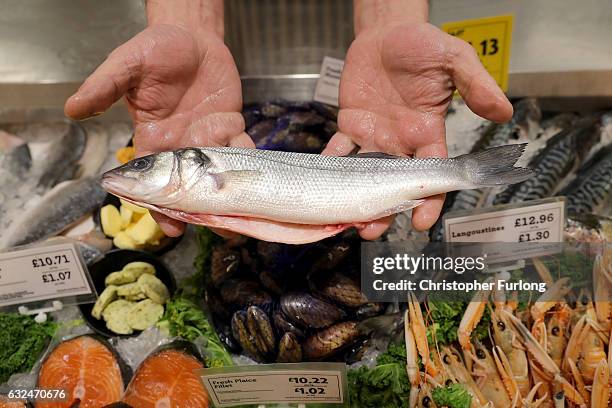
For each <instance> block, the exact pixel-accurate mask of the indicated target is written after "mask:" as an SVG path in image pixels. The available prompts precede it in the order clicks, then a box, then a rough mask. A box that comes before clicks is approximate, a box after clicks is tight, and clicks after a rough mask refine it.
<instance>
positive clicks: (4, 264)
mask: <svg viewBox="0 0 612 408" xmlns="http://www.w3.org/2000/svg"><path fill="white" fill-rule="evenodd" d="M90 293H92V289H91V286H90V284H89V280H88V279H87V275H86V271H85V268H84V266H83V264H82V261H81V258H80V257H79V255H78V252H77V249H76V248H75V246H74V245H73V244H58V245H50V246H43V247H36V248H26V249H21V250H17V251H13V252H6V253H0V307H2V306H10V305H15V304H23V303H29V302H35V301H43V300H48V299H61V298H64V297H68V296H75V295H87V294H90Z"/></svg>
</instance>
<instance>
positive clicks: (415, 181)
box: [0, 98, 612, 408]
mask: <svg viewBox="0 0 612 408" xmlns="http://www.w3.org/2000/svg"><path fill="white" fill-rule="evenodd" d="M514 112H515V113H514V116H513V118H512V120H511V121H510V122H508V123H504V124H493V123H490V122H488V121H486V120H484V119H481V118H479V117H477V116H476V115H474V114H472V113H471V112H470V111H469V109H467V107H466V106H465V104H463V103H462V102H460V101H453V103H452V104H451V109H450V110H449V113H448V115H447V144H448V146H449V157H452V159H428V160H417V159H411V158H398V157H393V156H385V155H374V154H365V155H361V156H360V155H353V156H351V157H343V158H335V157H334V158H332V157H323V156H319V155H318V153H320V152H321V151H322V150H323V149H324V147H325V145H326V143H327V142H328V141H329V139H330V137H331V136H332V135H333V134H334V133H335V132H336V131H337V125H336V119H337V109H335V108H333V107H329V106H326V105H323V104H319V103H315V102H289V101H280V100H279V101H270V102H266V103H262V104H254V105H249V106H246V107H245V108H244V111H243V115H244V118H245V123H246V126H247V132H248V133H249V134H250V135H251V136H252V138H253V140H254V141H255V143H256V145H257V147H258V148H259V149H260V150H258V151H252V150H250V151H249V150H246V149H236V148H195V147H194V148H187V149H183V150H179V151H175V152H167V153H160V154H157V155H153V156H147V157H144V158H136V159H135V158H134V157H133V148H132V147H128V148H126V147H125V146H126V144H127V142H128V140H126V139H125V138H124V139H123V140H121V141H120V142H115V143H110V138H109V137H108V135H106V136H103V137H102V138H98V137H93V136H98V135H93V132H90V129H89V128H88V127H87V126H85V125H83V126H81V125H78V124H74V123H71V122H64V121H57V122H55V123H54V124H52V125H49V124H36V125H24V124H18V125H7V126H4V127H3V126H0V129H2V132H0V176H2V177H0V226H1V227H2V228H0V248H3V249H2V250H8V249H9V248H11V247H15V246H18V245H23V244H30V243H35V242H45V241H46V242H55V240H60V241H59V242H66V240H68V242H75V243H77V245H78V248H79V249H80V250H81V252H82V253H83V255H84V259H85V261H86V263H87V264H88V265H89V269H90V271H95V274H96V276H95V277H94V280H96V281H99V282H100V284H99V285H98V286H99V287H98V286H97V288H98V295H99V297H98V300H97V302H96V303H95V304H94V303H92V304H88V305H82V306H81V307H80V308H76V307H72V306H71V307H67V308H66V310H64V311H61V312H54V313H51V314H50V315H49V321H47V322H45V323H38V322H37V321H36V320H35V319H34V318H33V317H27V316H20V315H18V314H16V313H11V312H10V311H0V326H1V327H0V328H2V330H3V331H6V333H8V332H11V333H14V335H11V336H0V337H2V342H3V344H5V347H3V349H4V350H6V353H8V354H6V355H7V358H6V359H4V362H3V363H2V364H0V375H1V376H2V379H1V380H0V382H2V383H3V385H7V386H11V387H35V386H37V385H38V386H40V387H45V388H50V389H52V388H63V389H66V390H67V391H68V398H67V399H66V400H64V401H61V402H44V401H41V400H39V401H34V400H32V401H25V402H19V401H14V402H11V404H17V405H15V406H26V404H30V405H32V404H33V405H34V406H36V407H38V406H41V407H44V406H49V407H51V406H53V407H56V406H57V407H60V406H66V407H76V406H79V407H103V406H108V407H133V408H136V407H145V408H146V407H149V406H150V407H158V406H176V407H187V408H188V407H206V406H208V405H209V403H210V402H209V397H208V395H207V392H206V390H205V388H204V387H203V384H202V382H201V381H200V379H199V377H198V375H197V371H198V370H200V369H202V368H206V367H210V368H215V367H224V366H232V365H250V364H265V363H300V362H321V361H325V362H341V363H346V364H347V365H348V367H349V370H348V392H349V399H350V402H349V405H348V406H351V407H366V408H367V407H404V406H405V407H409V406H410V407H412V406H423V407H446V406H447V407H480V406H486V404H487V403H488V402H492V403H493V404H494V406H496V407H497V406H517V407H520V406H524V407H531V406H555V405H554V404H558V403H559V401H561V400H562V401H563V402H564V404H565V406H570V407H571V406H588V405H589V404H590V406H594V407H600V406H601V407H603V406H608V396H609V388H608V385H607V384H608V380H607V378H609V373H608V366H607V365H605V366H604V364H600V361H606V362H607V361H608V356H609V354H610V353H609V350H608V349H609V347H608V344H609V335H610V321H612V320H611V319H610V316H612V314H610V313H609V310H608V308H609V303H607V302H597V301H595V300H594V298H593V297H592V294H590V293H586V292H578V291H577V290H574V288H573V287H572V285H566V286H563V287H558V288H556V289H557V290H559V291H560V292H562V293H563V295H562V297H563V300H562V301H559V302H547V303H543V302H538V301H536V299H533V300H532V301H531V302H529V303H522V302H514V299H513V298H512V294H508V296H509V298H508V299H507V300H506V301H504V302H503V303H502V302H500V301H499V297H498V296H497V294H491V293H488V294H487V293H481V294H479V296H480V297H478V298H477V299H476V300H478V302H438V301H433V300H430V299H419V300H417V299H416V298H414V297H411V298H410V299H408V300H407V301H406V302H402V303H382V302H371V301H369V300H368V299H367V297H366V296H365V295H364V294H363V293H362V290H361V284H360V254H359V251H360V247H361V243H362V239H361V238H360V237H359V236H358V234H357V232H356V230H355V228H352V227H354V226H356V225H357V226H359V225H360V224H362V223H364V222H366V221H370V220H372V219H375V218H379V217H381V216H386V215H391V214H395V215H396V219H395V221H394V222H393V223H392V225H391V227H390V229H389V230H388V231H387V232H386V233H385V234H384V235H383V237H381V238H380V240H379V241H381V242H397V241H400V242H405V243H406V244H407V245H408V244H409V245H413V246H417V247H420V248H423V247H425V245H426V244H427V243H428V242H440V241H442V240H443V238H444V231H443V228H442V225H441V223H438V224H436V225H435V226H434V227H433V228H432V229H431V230H430V231H428V232H424V233H423V232H417V231H414V230H412V229H411V228H410V226H409V219H410V209H411V208H413V207H414V206H416V205H418V204H420V202H421V200H422V198H424V197H426V196H429V195H431V194H434V193H440V192H448V194H447V197H446V202H445V205H444V210H443V213H450V212H452V211H459V210H474V209H481V208H487V207H492V206H495V205H503V204H507V203H522V202H526V201H529V200H534V199H539V198H546V197H554V196H560V195H561V196H564V197H566V204H567V211H568V220H567V225H566V228H565V235H566V238H567V239H568V240H575V241H581V242H583V241H586V242H595V243H602V242H604V243H605V242H609V240H610V237H611V236H612V220H611V219H610V218H609V217H610V216H611V215H612V211H611V210H612V208H611V207H612V200H611V199H610V187H611V183H612V181H611V180H612V150H611V148H612V128H611V126H612V121H611V120H610V119H612V116H610V114H608V113H606V112H589V113H584V112H562V113H553V112H547V111H542V110H541V108H540V105H539V103H538V101H537V100H535V99H532V98H528V99H521V100H518V101H515V103H514ZM52 137H56V138H59V139H56V140H61V141H62V143H61V144H62V145H61V146H60V145H56V144H55V143H51V142H50V139H51V138H52ZM128 139H129V135H128ZM111 145H112V146H111ZM102 156H104V157H102ZM62 158H63V159H62ZM109 169H112V170H110V171H109ZM102 174H105V176H104V177H103V178H102V183H100V178H99V177H100V176H101V175H102ZM104 188H105V189H107V190H109V191H111V192H112V193H114V194H116V195H117V196H120V200H119V199H117V198H114V197H112V196H110V195H107V193H106V192H105V191H104ZM329 197H333V199H332V200H330V199H329ZM30 198H32V199H31V200H30ZM150 210H152V211H160V212H163V213H165V214H166V215H169V216H171V217H173V218H176V219H180V220H183V221H187V222H188V223H190V224H199V225H200V226H197V227H194V226H190V227H189V231H190V232H191V235H189V236H190V238H189V239H187V238H183V239H182V240H181V241H177V242H175V243H174V245H175V246H174V245H172V246H171V247H169V248H166V249H164V250H163V251H160V248H159V245H160V242H162V241H163V240H164V239H165V238H166V237H165V236H163V234H162V233H161V230H160V229H159V227H158V226H157V225H156V224H155V223H154V222H153V217H152V216H151V215H150V213H149V211H150ZM92 215H93V216H92ZM207 227H214V228H222V229H228V230H230V231H237V232H241V233H245V232H247V231H249V234H247V235H249V237H246V236H244V235H243V236H232V237H230V238H227V239H224V238H221V237H220V236H218V235H216V234H214V233H213V232H212V231H211V230H210V229H208V228H207ZM58 235H62V237H59V238H58V237H57V236H58ZM194 237H195V242H194ZM117 248H119V249H117ZM129 257H136V258H129ZM589 259H590V258H589ZM589 259H586V260H585V259H582V258H580V255H576V257H570V258H567V259H564V260H563V262H562V266H561V267H562V268H566V269H568V270H570V269H572V268H574V267H575V266H576V265H579V264H580V265H582V264H583V263H584V262H591V261H593V259H594V262H592V263H590V264H589V267H590V270H593V271H612V251H607V252H605V251H604V252H602V253H599V254H598V255H596V256H594V257H593V259H590V260H589ZM157 262H161V263H160V264H159V266H158V263H157ZM179 262H180V263H181V265H180V266H179V265H178V263H179ZM192 263H193V267H192V266H191V264H192ZM185 264H186V265H187V267H185ZM100 265H105V266H104V267H100ZM106 265H112V266H106ZM153 265H155V266H153ZM539 266H540V269H541V270H544V269H546V268H550V267H551V265H548V264H544V265H539ZM542 268H543V269H542ZM166 269H167V272H166ZM178 271H181V272H180V273H179V272H178ZM166 273H169V274H170V275H174V276H173V277H172V279H169V280H168V279H167V276H166ZM179 274H180V276H179ZM611 276H612V275H611ZM174 280H176V285H175V284H174ZM565 283H567V282H565ZM543 305H545V306H543ZM85 306H86V307H85ZM80 311H83V314H81V312H80ZM13 354H15V356H21V357H19V358H17V357H12V358H8V357H10V356H11V355H13ZM177 379H178V381H177ZM2 404H5V403H4V402H0V406H5V405H6V404H8V402H7V403H6V404H5V405H2ZM19 404H21V405H19ZM513 404H514V405H513ZM6 406H11V405H6Z"/></svg>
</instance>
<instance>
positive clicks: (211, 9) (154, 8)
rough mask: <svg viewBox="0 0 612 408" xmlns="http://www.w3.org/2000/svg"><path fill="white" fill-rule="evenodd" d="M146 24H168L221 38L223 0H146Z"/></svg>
mask: <svg viewBox="0 0 612 408" xmlns="http://www.w3.org/2000/svg"><path fill="white" fill-rule="evenodd" d="M146 9H147V25H149V26H152V25H158V24H169V25H174V26H178V27H181V28H184V29H185V30H188V31H190V32H193V33H197V32H204V31H205V32H211V33H213V34H216V35H218V36H219V37H220V38H221V39H223V35H224V31H225V30H224V21H223V0H146Z"/></svg>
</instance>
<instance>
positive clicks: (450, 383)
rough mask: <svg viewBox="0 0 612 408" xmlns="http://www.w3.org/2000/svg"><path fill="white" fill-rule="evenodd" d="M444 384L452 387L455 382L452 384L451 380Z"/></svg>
mask: <svg viewBox="0 0 612 408" xmlns="http://www.w3.org/2000/svg"><path fill="white" fill-rule="evenodd" d="M444 384H446V386H447V387H448V386H450V385H453V382H452V380H450V379H449V380H446V382H445V383H444Z"/></svg>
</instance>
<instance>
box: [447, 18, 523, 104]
mask: <svg viewBox="0 0 612 408" xmlns="http://www.w3.org/2000/svg"><path fill="white" fill-rule="evenodd" d="M442 30H444V31H446V32H447V33H448V34H450V35H453V36H455V37H459V38H461V39H462V40H464V41H467V42H468V43H470V45H471V46H472V47H474V49H475V50H476V53H477V54H478V56H479V57H480V61H482V64H483V65H484V66H485V68H486V69H487V71H489V74H491V76H492V77H493V78H495V80H496V81H497V84H498V85H499V86H500V88H501V89H503V90H504V92H505V91H507V90H508V63H509V62H510V46H511V41H512V16H511V15H508V16H497V17H486V18H478V19H475V20H465V21H457V22H452V23H445V24H443V25H442Z"/></svg>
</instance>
